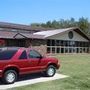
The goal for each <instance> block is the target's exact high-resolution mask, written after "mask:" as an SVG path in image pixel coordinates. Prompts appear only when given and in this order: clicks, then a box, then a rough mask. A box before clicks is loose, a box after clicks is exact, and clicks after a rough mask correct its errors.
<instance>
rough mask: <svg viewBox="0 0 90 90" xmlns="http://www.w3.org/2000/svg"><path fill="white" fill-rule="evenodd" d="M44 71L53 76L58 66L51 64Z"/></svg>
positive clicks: (48, 75)
mask: <svg viewBox="0 0 90 90" xmlns="http://www.w3.org/2000/svg"><path fill="white" fill-rule="evenodd" d="M44 73H45V75H46V76H47V77H53V76H54V75H55V73H56V68H55V67H54V66H53V65H49V66H48V67H47V69H46V71H45V72H44Z"/></svg>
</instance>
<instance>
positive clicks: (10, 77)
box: [6, 73, 15, 83]
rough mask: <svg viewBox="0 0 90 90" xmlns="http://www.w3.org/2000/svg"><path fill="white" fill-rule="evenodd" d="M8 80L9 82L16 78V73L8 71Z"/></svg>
mask: <svg viewBox="0 0 90 90" xmlns="http://www.w3.org/2000/svg"><path fill="white" fill-rule="evenodd" d="M6 80H7V81H8V82H9V83H12V82H13V81H14V80H15V74H14V73H8V74H7V76H6Z"/></svg>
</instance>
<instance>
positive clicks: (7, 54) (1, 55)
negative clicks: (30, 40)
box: [0, 50, 17, 60]
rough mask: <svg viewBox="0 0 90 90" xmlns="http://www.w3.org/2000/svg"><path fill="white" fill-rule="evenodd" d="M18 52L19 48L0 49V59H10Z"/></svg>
mask: <svg viewBox="0 0 90 90" xmlns="http://www.w3.org/2000/svg"><path fill="white" fill-rule="evenodd" d="M16 52H17V50H3V51H0V60H9V59H11V58H12V57H13V56H14V55H15V53H16Z"/></svg>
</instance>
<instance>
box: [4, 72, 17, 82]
mask: <svg viewBox="0 0 90 90" xmlns="http://www.w3.org/2000/svg"><path fill="white" fill-rule="evenodd" d="M16 80H17V72H16V71H15V70H7V71H6V72H5V73H4V76H3V82H4V83H6V84H12V83H14V82H15V81H16Z"/></svg>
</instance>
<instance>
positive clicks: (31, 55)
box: [29, 50, 41, 58]
mask: <svg viewBox="0 0 90 90" xmlns="http://www.w3.org/2000/svg"><path fill="white" fill-rule="evenodd" d="M40 57H41V55H40V54H39V53H38V52H37V51H35V50H30V54H29V58H40Z"/></svg>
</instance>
